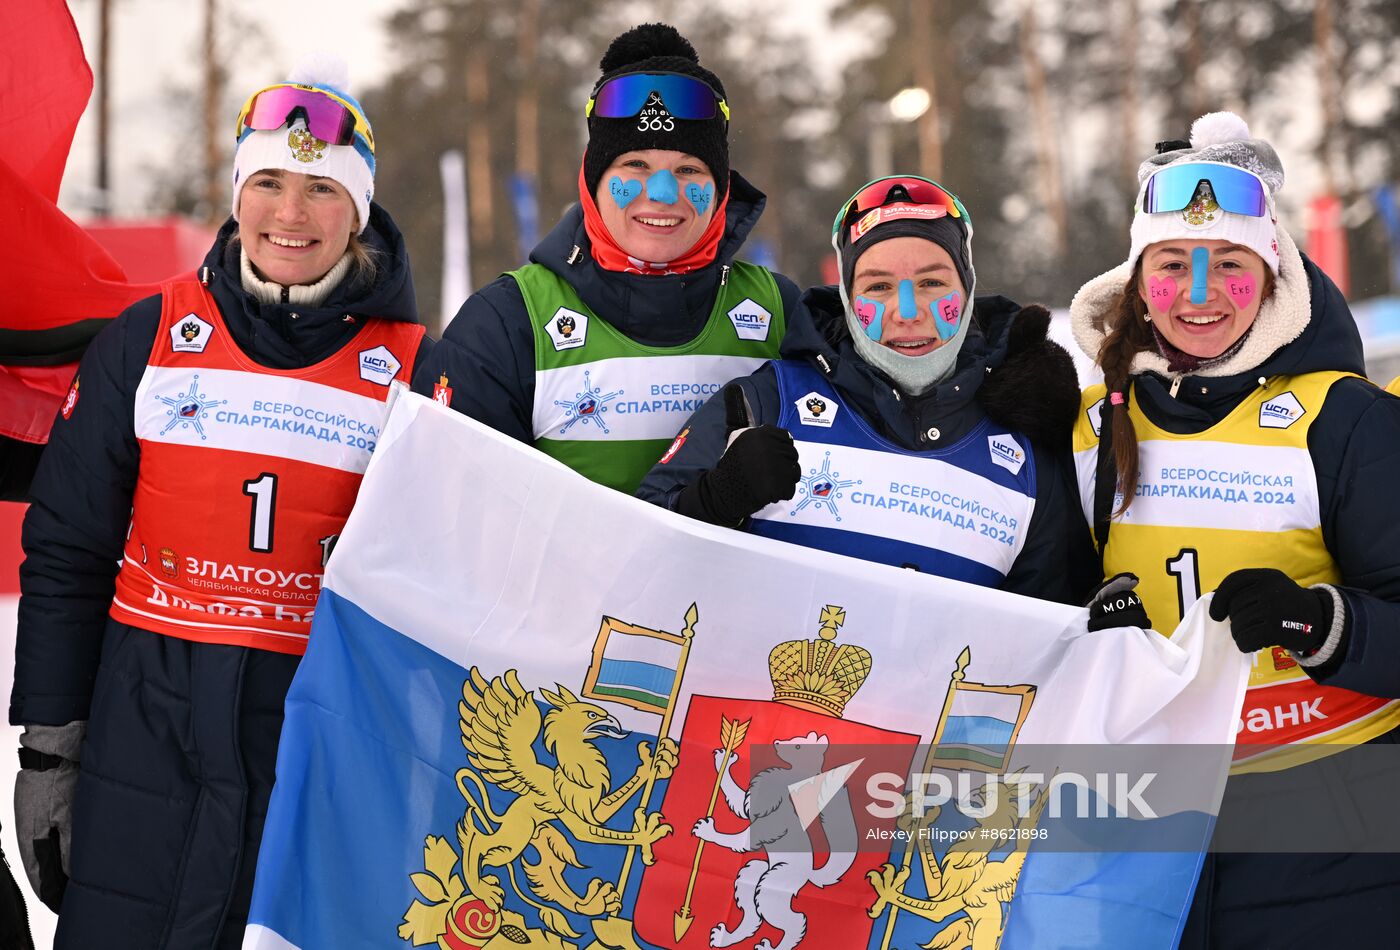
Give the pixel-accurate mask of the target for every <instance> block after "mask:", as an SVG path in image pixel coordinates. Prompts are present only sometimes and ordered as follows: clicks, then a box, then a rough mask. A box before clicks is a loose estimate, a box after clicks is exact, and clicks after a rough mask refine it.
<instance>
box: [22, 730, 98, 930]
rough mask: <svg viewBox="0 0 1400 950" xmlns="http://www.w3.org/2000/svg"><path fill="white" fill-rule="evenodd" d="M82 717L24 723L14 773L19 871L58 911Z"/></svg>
mask: <svg viewBox="0 0 1400 950" xmlns="http://www.w3.org/2000/svg"><path fill="white" fill-rule="evenodd" d="M86 730H87V723H86V722H84V721H79V722H70V723H68V724H67V725H66V726H35V725H30V726H25V727H24V734H23V735H22V736H20V740H19V741H20V750H19V764H20V769H19V774H18V775H16V776H15V838H16V840H17V842H18V843H19V856H20V860H21V861H22V862H23V864H24V873H25V874H26V875H27V876H28V877H29V883H30V885H31V886H32V887H33V888H34V893H35V894H37V895H39V900H41V901H43V902H44V904H45V906H47V907H48V908H49V909H50V910H52V911H53V912H54V913H55V914H56V913H58V909H59V906H60V905H61V904H62V903H63V892H64V890H65V889H66V888H67V887H68V839H69V835H70V833H71V832H72V830H73V796H74V793H75V792H76V790H77V787H78V750H79V749H80V747H81V746H82V742H83V733H84V732H85V731H86Z"/></svg>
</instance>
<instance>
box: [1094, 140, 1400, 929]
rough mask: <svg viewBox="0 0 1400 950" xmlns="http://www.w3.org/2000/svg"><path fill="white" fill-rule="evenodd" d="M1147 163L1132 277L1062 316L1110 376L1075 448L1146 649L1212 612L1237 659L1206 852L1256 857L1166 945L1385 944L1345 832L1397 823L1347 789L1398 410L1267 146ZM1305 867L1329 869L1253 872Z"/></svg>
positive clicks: (1379, 707)
mask: <svg viewBox="0 0 1400 950" xmlns="http://www.w3.org/2000/svg"><path fill="white" fill-rule="evenodd" d="M1158 149H1159V152H1158V154H1156V155H1154V156H1152V157H1151V158H1149V159H1148V160H1147V161H1145V162H1144V163H1143V164H1142V167H1141V168H1140V169H1139V172H1138V178H1139V181H1140V183H1141V187H1140V189H1139V193H1138V201H1137V205H1136V208H1137V210H1136V213H1135V215H1134V218H1133V224H1132V247H1131V249H1130V251H1129V254H1128V259H1127V261H1126V262H1124V263H1123V264H1121V265H1119V266H1118V267H1116V268H1114V269H1113V270H1111V271H1109V272H1108V273H1106V274H1104V275H1102V276H1100V277H1097V278H1095V279H1094V280H1092V281H1090V282H1089V283H1088V284H1086V285H1085V286H1084V287H1083V288H1081V290H1080V291H1079V293H1078V294H1077V295H1076V297H1075V299H1074V302H1073V304H1072V305H1071V308H1070V314H1071V319H1072V323H1073V326H1074V332H1075V336H1076V339H1077V340H1078V342H1079V344H1080V345H1081V346H1082V347H1083V349H1084V350H1085V352H1086V353H1088V354H1089V355H1091V356H1092V357H1094V358H1095V360H1096V361H1097V362H1098V364H1099V366H1100V367H1101V368H1102V369H1103V373H1104V385H1103V386H1095V387H1092V388H1090V389H1089V390H1088V391H1086V393H1085V394H1084V398H1083V404H1082V410H1083V411H1082V412H1081V413H1080V414H1079V423H1078V429H1077V431H1076V433H1075V446H1074V447H1075V453H1076V458H1077V462H1078V472H1079V479H1080V489H1081V491H1080V494H1081V497H1082V498H1083V499H1084V504H1085V509H1086V514H1087V515H1088V516H1089V519H1090V522H1091V525H1092V526H1093V528H1094V530H1095V538H1096V542H1097V544H1098V547H1099V550H1100V553H1101V556H1102V558H1103V571H1104V574H1105V576H1112V575H1115V574H1118V573H1120V572H1122V573H1130V574H1134V575H1136V576H1137V577H1138V578H1140V579H1141V583H1140V586H1139V588H1138V591H1139V593H1140V594H1141V597H1142V600H1143V603H1144V605H1145V606H1146V609H1147V612H1148V614H1149V615H1150V616H1151V618H1152V620H1153V621H1155V625H1156V629H1158V630H1161V631H1163V632H1170V631H1171V630H1172V629H1173V628H1175V627H1176V626H1177V624H1178V623H1179V622H1180V621H1181V619H1182V617H1183V615H1184V614H1186V613H1187V612H1188V611H1190V610H1191V608H1192V605H1193V604H1194V603H1195V601H1196V600H1197V599H1198V598H1200V597H1201V596H1204V595H1207V594H1212V593H1213V599H1212V600H1211V603H1210V607H1209V611H1210V615H1211V617H1212V618H1214V619H1215V620H1218V621H1228V623H1229V629H1230V633H1231V635H1232V636H1233V637H1234V639H1235V642H1236V644H1237V645H1238V646H1239V649H1240V650H1241V651H1242V652H1245V653H1249V654H1253V656H1254V663H1253V668H1252V671H1251V674H1250V680H1249V689H1248V691H1247V694H1246V697H1245V700H1244V707H1243V709H1242V710H1241V714H1240V723H1239V733H1238V739H1237V745H1236V753H1235V768H1234V769H1233V770H1232V773H1233V774H1232V777H1231V780H1230V783H1229V785H1228V787H1227V794H1226V800H1225V805H1224V807H1222V810H1221V814H1220V821H1219V823H1218V825H1217V830H1216V838H1215V850H1217V851H1221V852H1226V851H1238V852H1252V853H1220V854H1210V855H1208V856H1207V860H1206V862H1205V864H1204V867H1203V870H1202V873H1201V879H1200V883H1199V885H1198V887H1197V891H1196V898H1195V903H1194V905H1193V907H1192V909H1191V917H1190V919H1189V921H1188V923H1187V926H1186V932H1185V935H1184V936H1183V939H1182V943H1181V946H1182V947H1192V948H1194V947H1207V946H1209V947H1236V946H1261V947H1262V946H1268V947H1275V948H1276V947H1295V946H1297V947H1304V946H1306V947H1319V946H1337V945H1338V943H1337V941H1338V940H1340V939H1342V938H1341V936H1340V935H1341V934H1342V933H1345V934H1346V939H1347V940H1348V942H1349V943H1352V944H1354V945H1356V946H1390V945H1393V944H1394V942H1395V940H1396V933H1397V928H1398V927H1400V860H1397V859H1396V856H1395V855H1391V854H1366V853H1362V854H1354V853H1347V852H1351V851H1356V850H1367V849H1374V848H1375V846H1376V845H1378V844H1381V842H1380V840H1379V838H1378V836H1377V835H1375V834H1373V833H1372V832H1374V831H1375V827H1372V828H1369V829H1367V830H1366V832H1365V834H1364V835H1363V838H1364V839H1365V840H1364V841H1363V842H1361V843H1357V842H1354V841H1351V840H1348V839H1345V838H1344V837H1343V836H1342V834H1341V832H1342V831H1343V829H1344V827H1345V826H1346V823H1347V822H1349V821H1353V820H1355V819H1356V818H1359V819H1360V821H1361V823H1362V825H1365V824H1366V823H1367V822H1380V823H1381V824H1382V825H1384V826H1385V827H1386V828H1391V827H1394V826H1395V822H1394V820H1393V819H1391V818H1383V817H1382V815H1383V814H1384V815H1388V814H1389V805H1386V806H1385V807H1384V809H1383V810H1382V809H1381V808H1376V807H1371V806H1369V805H1367V804H1366V802H1365V797H1366V795H1368V794H1369V792H1368V791H1367V785H1366V784H1365V783H1360V782H1356V781H1353V780H1352V775H1351V773H1353V772H1354V771H1355V770H1357V769H1358V763H1361V765H1360V770H1361V771H1362V772H1365V771H1369V770H1370V769H1371V765H1372V764H1373V763H1374V764H1377V765H1378V766H1379V767H1380V768H1382V769H1384V768H1385V767H1386V763H1385V762H1384V761H1381V762H1379V763H1375V762H1374V760H1373V759H1367V758H1366V756H1367V755H1379V756H1384V757H1385V758H1389V757H1390V756H1389V755H1388V753H1389V752H1392V751H1394V750H1393V748H1389V747H1393V744H1394V743H1395V741H1396V739H1395V736H1396V730H1395V727H1396V725H1397V723H1400V700H1397V697H1400V518H1398V517H1397V504H1396V502H1395V501H1394V500H1393V498H1394V488H1393V486H1394V484H1395V473H1396V472H1397V471H1400V400H1398V399H1395V398H1393V397H1391V396H1389V395H1387V394H1385V393H1383V392H1382V391H1381V390H1380V389H1378V388H1376V387H1375V386H1373V385H1371V384H1370V383H1369V382H1367V381H1366V380H1365V379H1363V378H1360V374H1362V373H1363V372H1364V364H1363V360H1362V351H1361V343H1360V338H1359V336H1358V333H1357V329H1356V325H1355V323H1354V321H1353V320H1352V317H1351V313H1350V311H1349V310H1348V308H1347V304H1346V301H1345V300H1344V299H1343V297H1342V295H1341V292H1340V291H1338V289H1337V287H1336V286H1335V285H1334V284H1333V283H1332V281H1331V280H1329V279H1328V277H1327V276H1326V275H1325V274H1324V273H1323V272H1322V271H1321V270H1320V269H1318V267H1317V266H1316V265H1314V264H1313V263H1312V262H1311V261H1310V260H1308V259H1307V258H1306V257H1305V256H1303V254H1301V253H1300V252H1299V250H1298V248H1297V247H1296V245H1295V244H1294V243H1293V240H1292V239H1291V238H1290V237H1289V235H1288V232H1287V231H1285V230H1284V229H1283V228H1282V227H1279V226H1278V221H1277V210H1276V205H1275V198H1276V194H1277V192H1278V190H1279V189H1280V188H1281V187H1282V185H1283V169H1282V166H1281V165H1280V163H1279V159H1278V156H1277V155H1276V154H1275V152H1274V150H1273V148H1272V147H1271V146H1270V145H1269V144H1268V143H1267V142H1265V141H1262V140H1260V139H1256V138H1252V137H1251V136H1250V133H1249V129H1248V127H1247V126H1246V125H1245V123H1244V122H1243V120H1241V119H1240V118H1239V117H1238V116H1235V115H1233V114H1230V113H1214V114H1212V115H1208V116H1203V117H1202V118H1200V119H1199V120H1197V122H1196V123H1195V125H1194V126H1193V128H1192V134H1191V139H1190V141H1189V142H1164V143H1162V144H1161V145H1159V146H1158ZM1364 743H1370V745H1368V746H1367V747H1366V748H1365V749H1353V751H1352V752H1348V753H1347V754H1346V755H1338V754H1337V753H1340V752H1344V751H1346V750H1347V749H1349V748H1351V747H1354V746H1357V745H1361V744H1364ZM1358 754H1359V757H1358ZM1390 772H1391V773H1392V774H1391V779H1392V780H1393V779H1396V778H1400V774H1396V773H1397V770H1395V769H1393V768H1391V769H1390ZM1246 773H1248V774H1246ZM1383 789H1384V794H1385V796H1386V797H1387V799H1389V798H1393V781H1392V782H1391V783H1390V784H1385V785H1384V786H1383ZM1272 802H1277V803H1279V805H1278V806H1276V807H1277V808H1278V810H1277V812H1276V813H1275V812H1270V811H1268V807H1269V805H1270V803H1272ZM1344 817H1345V818H1346V821H1345V822H1344V821H1342V820H1341V819H1342V818H1344ZM1333 826H1336V827H1333ZM1358 827H1359V826H1358ZM1376 827H1380V826H1379V825H1378V826H1376ZM1305 834H1310V835H1311V836H1312V837H1310V838H1306V839H1305V838H1304V835H1305ZM1391 837H1397V838H1400V836H1396V835H1391ZM1304 840H1307V841H1308V842H1309V843H1307V844H1303V843H1302V842H1303V841H1304ZM1381 847H1387V846H1386V845H1384V844H1381ZM1388 847H1389V848H1390V849H1392V850H1400V848H1396V847H1395V845H1393V844H1392V845H1389V846H1388ZM1307 849H1311V850H1313V851H1321V852H1333V853H1307V854H1304V853H1260V852H1267V851H1273V852H1280V851H1283V852H1301V851H1304V850H1307Z"/></svg>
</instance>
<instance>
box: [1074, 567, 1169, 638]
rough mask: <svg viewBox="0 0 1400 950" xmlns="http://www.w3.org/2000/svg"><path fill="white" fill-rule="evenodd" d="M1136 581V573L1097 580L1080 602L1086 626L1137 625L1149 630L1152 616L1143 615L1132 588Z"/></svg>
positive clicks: (1105, 627) (1097, 627)
mask: <svg viewBox="0 0 1400 950" xmlns="http://www.w3.org/2000/svg"><path fill="white" fill-rule="evenodd" d="M1137 585H1138V576H1137V575H1136V574H1115V575H1113V576H1112V577H1110V578H1109V579H1108V580H1106V581H1104V582H1103V583H1102V584H1100V585H1099V587H1098V590H1096V591H1094V592H1093V594H1091V595H1090V596H1089V600H1088V601H1087V602H1086V603H1085V604H1084V606H1085V607H1088V608H1089V629H1090V630H1110V629H1112V628H1114V627H1141V628H1142V629H1144V630H1151V629H1152V620H1151V619H1150V618H1149V617H1148V616H1147V608H1146V607H1144V606H1143V605H1142V598H1141V597H1139V596H1138V595H1137V593H1136V592H1135V591H1134V590H1133V588H1134V587H1136V586H1137Z"/></svg>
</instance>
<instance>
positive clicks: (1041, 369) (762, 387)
mask: <svg viewBox="0 0 1400 950" xmlns="http://www.w3.org/2000/svg"><path fill="white" fill-rule="evenodd" d="M802 302H803V304H804V305H805V307H804V309H803V310H801V311H799V313H798V316H797V317H796V319H794V320H792V321H791V322H790V323H789V325H788V332H787V336H786V337H785V338H784V340H783V346H782V358H783V359H784V360H794V361H801V362H805V363H808V364H810V365H811V366H812V367H814V368H815V369H817V370H818V371H819V372H821V373H822V375H823V376H824V377H825V378H826V379H827V380H828V381H829V382H830V383H831V384H832V385H833V386H835V387H836V389H837V391H838V392H839V393H840V395H841V398H842V399H843V400H844V401H845V402H846V404H847V405H848V406H849V407H850V408H852V409H854V410H855V411H856V412H858V413H859V414H860V416H861V418H862V419H864V420H865V421H866V422H867V423H869V424H870V426H871V427H872V428H873V429H874V430H875V431H877V432H879V433H880V434H881V435H882V436H884V437H885V438H887V439H889V440H891V441H893V442H895V443H897V444H899V445H901V446H903V447H905V448H907V449H910V450H913V451H926V450H930V449H935V448H939V447H941V446H944V445H952V444H954V443H956V442H957V441H958V440H959V439H961V438H962V437H963V436H964V435H966V434H967V433H968V432H970V431H971V430H972V429H973V428H974V427H976V426H977V425H979V424H980V423H981V422H982V421H983V420H984V419H986V418H988V417H990V418H991V419H992V420H993V421H994V422H996V423H998V424H1000V425H1004V426H1006V427H1007V428H1010V429H1012V430H1015V431H1018V432H1021V433H1023V434H1024V435H1026V436H1027V437H1028V438H1029V439H1030V442H1031V447H1032V451H1033V452H1034V453H1035V460H1036V471H1037V473H1038V481H1037V490H1036V503H1035V511H1034V513H1033V514H1032V516H1031V523H1030V527H1029V529H1028V532H1027V537H1026V543H1025V547H1024V548H1023V549H1022V551H1021V554H1020V555H1019V556H1018V557H1017V559H1016V562H1015V564H1014V565H1013V566H1012V569H1011V573H1010V574H1008V575H1007V577H1006V579H1005V580H1004V581H1003V583H1002V585H1001V587H1002V589H1004V590H1009V591H1014V592H1015V593H1020V594H1026V595H1028V596H1032V597H1039V598H1041V599H1044V600H1054V601H1059V602H1061V603H1078V602H1079V601H1080V600H1081V599H1082V598H1083V597H1084V596H1085V594H1086V593H1087V592H1088V591H1089V590H1090V589H1091V588H1092V587H1093V585H1094V583H1095V581H1096V580H1097V575H1096V568H1095V565H1094V563H1093V556H1092V550H1091V547H1090V542H1089V535H1088V528H1087V526H1086V525H1085V523H1084V517H1083V514H1082V513H1081V512H1080V510H1079V506H1078V502H1077V500H1076V494H1075V492H1074V491H1073V490H1072V485H1073V481H1072V478H1073V476H1072V474H1071V469H1070V461H1069V447H1070V432H1071V430H1072V428H1073V425H1074V417H1075V414H1076V413H1077V412H1078V397H1077V393H1078V382H1077V379H1076V376H1075V372H1074V365H1073V363H1072V361H1071V360H1070V357H1069V354H1068V353H1066V352H1065V351H1064V350H1063V349H1062V348H1061V347H1060V346H1059V345H1058V344H1055V343H1053V342H1050V341H1048V340H1047V339H1046V328H1047V327H1048V324H1049V313H1048V312H1046V311H1045V309H1044V308H1042V307H1028V308H1025V309H1022V308H1021V307H1019V306H1018V305H1016V304H1015V303H1013V302H1011V301H1010V300H1008V299H1006V298H1005V297H979V298H977V301H976V306H975V307H974V310H973V313H974V322H973V324H972V326H971V327H969V329H968V333H967V338H966V339H965V340H964V342H963V347H962V350H961V351H960V352H959V353H958V361H957V365H956V367H955V369H954V371H953V375H952V376H951V377H949V378H948V379H947V380H945V381H944V382H942V383H939V384H938V385H936V386H934V387H933V388H932V389H930V390H929V391H927V392H925V393H923V394H922V395H919V396H909V395H907V394H904V393H901V392H900V391H899V390H898V388H897V387H895V385H894V384H893V383H892V382H891V381H890V380H889V379H888V378H887V377H886V376H885V375H884V374H883V373H882V372H880V371H879V370H878V369H876V368H875V367H873V366H871V365H870V364H869V363H867V362H865V361H864V360H863V359H861V358H860V356H859V355H858V354H857V353H856V350H855V346H854V344H853V342H852V341H851V337H850V332H849V330H848V329H847V325H846V320H845V317H844V312H843V309H842V304H841V300H840V297H839V295H838V293H837V290H836V288H835V287H817V288H814V289H812V290H809V291H808V292H807V293H806V294H805V295H804V296H803V300H802ZM738 382H739V384H740V385H741V386H742V387H743V388H744V391H745V393H746V395H747V396H748V399H749V405H750V408H751V409H752V410H753V416H754V424H755V425H765V424H768V425H775V424H777V421H778V419H779V417H780V416H781V413H782V409H783V407H782V406H781V405H780V404H779V397H778V380H777V376H776V375H775V374H774V372H773V369H772V364H771V363H770V364H768V365H765V366H763V367H762V368H760V369H759V370H758V371H757V372H755V373H753V374H752V375H750V376H748V377H746V378H744V379H742V380H739V381H738ZM722 397H723V394H722V393H720V394H717V395H715V396H713V397H711V398H710V400H709V401H707V402H706V403H705V405H704V406H702V407H701V408H700V409H699V410H698V411H697V412H696V413H695V415H693V416H692V417H691V419H690V421H689V422H688V423H687V427H688V428H689V429H690V433H689V435H688V436H687V437H686V440H685V442H684V444H683V445H682V446H681V448H680V449H679V450H678V451H677V452H676V453H675V454H674V455H673V456H672V457H671V458H670V459H669V461H667V462H666V463H665V464H658V465H656V466H655V467H653V468H652V470H651V472H649V473H648V474H647V476H646V478H644V479H643V480H642V485H641V488H640V489H639V490H638V492H637V494H638V497H640V498H644V499H646V500H648V501H651V502H654V503H656V504H659V505H662V506H665V507H668V508H674V505H675V499H676V496H677V495H678V494H679V493H680V491H681V490H682V489H683V488H685V487H686V486H688V485H690V484H692V483H693V482H695V481H696V480H697V479H698V478H699V477H700V476H701V475H702V474H704V473H705V472H706V471H708V470H709V469H710V468H712V467H714V464H715V463H716V462H717V461H718V460H719V457H720V456H721V455H722V454H723V453H724V448H725V444H726V440H727V431H726V427H725V411H724V400H723V398H722Z"/></svg>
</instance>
